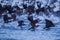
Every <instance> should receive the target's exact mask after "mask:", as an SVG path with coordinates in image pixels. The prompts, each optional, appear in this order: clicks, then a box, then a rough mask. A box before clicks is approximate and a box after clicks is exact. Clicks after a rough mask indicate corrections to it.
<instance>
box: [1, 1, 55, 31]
mask: <svg viewBox="0 0 60 40" xmlns="http://www.w3.org/2000/svg"><path fill="white" fill-rule="evenodd" d="M36 4H37V7H38V8H37V9H36V8H35V6H34V4H32V5H28V6H27V4H24V3H23V4H22V5H23V6H22V8H20V7H19V6H18V5H15V6H11V5H7V4H6V5H3V6H2V4H0V19H1V18H2V19H3V21H4V23H10V22H13V21H17V22H18V26H19V27H21V28H23V27H22V26H23V25H25V24H24V21H23V20H18V19H21V18H18V19H17V16H18V17H20V16H22V15H25V14H26V15H28V16H27V20H28V21H29V22H30V25H31V28H29V29H28V30H31V29H32V30H35V29H36V28H37V27H38V26H39V25H36V24H37V23H38V22H41V21H42V20H41V19H39V18H37V17H38V16H43V15H46V16H48V17H50V15H53V10H52V8H51V7H50V6H47V7H41V3H40V2H37V3H36ZM33 15H35V16H36V15H37V17H35V19H34V16H33ZM24 18H25V17H24ZM44 20H45V22H46V23H45V24H46V25H45V28H44V29H49V28H50V27H55V24H54V23H53V22H52V21H51V20H49V19H44Z"/></svg>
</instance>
